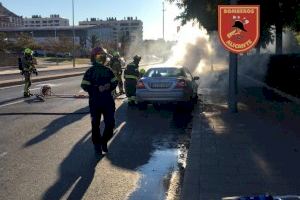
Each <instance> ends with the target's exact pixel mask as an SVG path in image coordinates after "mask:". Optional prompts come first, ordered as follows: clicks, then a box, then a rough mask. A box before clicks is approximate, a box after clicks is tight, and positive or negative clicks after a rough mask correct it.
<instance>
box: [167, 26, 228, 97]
mask: <svg viewBox="0 0 300 200" xmlns="http://www.w3.org/2000/svg"><path fill="white" fill-rule="evenodd" d="M165 65H166V66H172V65H180V66H184V67H186V68H188V69H189V70H190V71H191V73H193V74H194V75H200V85H201V87H204V88H218V89H221V90H224V91H225V90H226V85H227V78H226V75H225V76H224V73H222V72H224V70H226V69H227V68H228V53H227V52H226V51H225V50H224V49H223V47H221V44H220V42H219V38H218V36H217V34H216V32H215V33H211V34H210V35H208V33H207V31H206V30H205V29H204V28H203V27H202V26H200V25H199V23H198V22H194V21H190V22H188V23H187V24H186V25H185V26H183V27H181V29H180V31H179V32H178V41H177V44H176V45H175V46H174V47H173V49H172V55H171V56H170V58H169V59H168V60H167V62H166V63H165Z"/></svg>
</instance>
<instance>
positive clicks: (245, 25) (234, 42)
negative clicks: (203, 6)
mask: <svg viewBox="0 0 300 200" xmlns="http://www.w3.org/2000/svg"><path fill="white" fill-rule="evenodd" d="M259 14H260V9H259V5H219V6H218V29H219V30H218V31H219V38H220V40H221V43H222V44H223V46H224V47H225V48H226V49H227V50H229V51H231V52H233V53H245V52H247V51H249V50H250V49H252V48H253V47H255V45H256V43H257V42H258V39H259V34H260V29H259V27H260V15H259Z"/></svg>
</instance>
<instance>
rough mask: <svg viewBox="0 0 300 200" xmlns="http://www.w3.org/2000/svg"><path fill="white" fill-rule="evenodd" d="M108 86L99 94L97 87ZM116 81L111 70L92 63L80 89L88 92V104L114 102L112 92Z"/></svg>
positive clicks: (116, 83)
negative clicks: (108, 85)
mask: <svg viewBox="0 0 300 200" xmlns="http://www.w3.org/2000/svg"><path fill="white" fill-rule="evenodd" d="M108 83H109V84H110V88H109V89H108V90H105V91H102V92H100V90H99V86H105V85H106V84H108ZM117 85H118V80H117V78H116V77H115V75H114V73H113V72H112V70H111V69H110V68H108V67H106V66H104V65H101V64H98V63H94V64H93V66H92V67H90V68H89V69H88V70H87V71H86V72H85V74H84V76H83V79H82V82H81V88H82V89H83V90H84V91H86V92H88V94H89V100H90V103H96V104H99V103H100V104H101V103H107V102H110V101H114V100H113V97H112V91H113V90H114V89H115V88H116V87H117Z"/></svg>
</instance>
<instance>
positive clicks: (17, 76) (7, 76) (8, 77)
mask: <svg viewBox="0 0 300 200" xmlns="http://www.w3.org/2000/svg"><path fill="white" fill-rule="evenodd" d="M86 69H87V68H75V69H72V68H67V69H60V70H50V71H42V70H39V69H38V72H39V76H51V75H58V74H65V73H76V72H84V71H86ZM32 77H33V78H34V77H35V75H34V74H33V75H32ZM22 78H23V76H22V75H21V74H19V73H14V74H0V80H1V81H4V80H12V79H22Z"/></svg>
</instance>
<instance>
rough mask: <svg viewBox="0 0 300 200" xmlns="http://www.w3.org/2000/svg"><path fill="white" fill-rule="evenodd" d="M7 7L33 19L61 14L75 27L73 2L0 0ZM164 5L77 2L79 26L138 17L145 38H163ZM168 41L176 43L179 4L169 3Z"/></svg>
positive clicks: (125, 0) (140, 0)
mask: <svg viewBox="0 0 300 200" xmlns="http://www.w3.org/2000/svg"><path fill="white" fill-rule="evenodd" d="M0 2H2V4H3V6H5V7H6V8H7V9H9V10H10V11H12V12H14V13H15V14H17V15H20V16H23V17H31V16H32V15H41V16H42V17H49V16H50V14H59V15H60V16H61V17H63V18H67V19H69V20H70V25H72V0H0ZM162 2H163V0H109V1H108V0H74V5H75V9H74V10H75V12H74V13H75V17H74V20H75V25H78V21H83V20H86V19H87V18H91V17H95V18H99V19H104V20H105V19H106V18H107V17H116V18H117V19H118V20H121V19H123V18H124V17H134V18H135V17H137V18H138V19H140V20H142V21H143V30H144V31H143V32H144V33H143V34H144V35H143V37H144V39H158V38H162V35H163V34H162V32H163V31H162V24H163V17H162V13H163V12H162ZM165 9H166V11H165V39H166V40H176V37H177V33H176V31H177V26H179V25H180V22H179V21H175V20H174V18H175V17H176V16H177V15H179V14H180V10H179V9H178V8H177V7H176V5H171V4H169V3H167V2H165Z"/></svg>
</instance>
